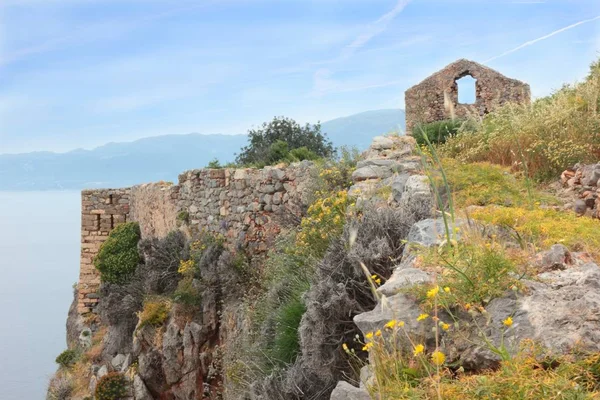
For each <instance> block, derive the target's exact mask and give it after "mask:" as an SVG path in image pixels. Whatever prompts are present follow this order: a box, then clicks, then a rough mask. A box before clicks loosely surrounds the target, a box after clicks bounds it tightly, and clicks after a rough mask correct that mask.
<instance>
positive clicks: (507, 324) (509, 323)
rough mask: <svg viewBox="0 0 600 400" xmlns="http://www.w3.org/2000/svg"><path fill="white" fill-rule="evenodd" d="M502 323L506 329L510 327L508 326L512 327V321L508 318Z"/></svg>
mask: <svg viewBox="0 0 600 400" xmlns="http://www.w3.org/2000/svg"><path fill="white" fill-rule="evenodd" d="M502 323H503V324H504V325H505V326H508V327H510V326H512V324H513V319H512V318H511V317H508V318H506V319H505V320H504V321H502Z"/></svg>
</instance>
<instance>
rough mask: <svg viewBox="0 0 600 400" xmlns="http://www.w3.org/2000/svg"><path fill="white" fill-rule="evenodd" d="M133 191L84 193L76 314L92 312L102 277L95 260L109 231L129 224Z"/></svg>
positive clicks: (110, 190)
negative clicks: (121, 224)
mask: <svg viewBox="0 0 600 400" xmlns="http://www.w3.org/2000/svg"><path fill="white" fill-rule="evenodd" d="M130 193H131V191H130V189H100V190H84V191H82V192H81V260H80V261H81V263H80V268H79V285H78V288H79V290H78V296H79V298H78V302H77V311H78V312H79V313H80V314H84V313H87V312H90V311H93V309H94V308H95V306H96V304H97V303H98V296H97V294H96V292H97V291H98V288H99V287H100V276H99V275H98V271H97V270H96V268H95V267H94V263H93V261H94V257H95V256H96V254H98V250H99V249H100V245H101V244H102V243H103V242H104V241H105V240H106V238H107V237H108V234H109V233H110V231H111V230H112V229H113V228H114V227H115V226H116V225H117V224H120V223H123V222H127V221H128V220H129V218H128V216H129V201H130Z"/></svg>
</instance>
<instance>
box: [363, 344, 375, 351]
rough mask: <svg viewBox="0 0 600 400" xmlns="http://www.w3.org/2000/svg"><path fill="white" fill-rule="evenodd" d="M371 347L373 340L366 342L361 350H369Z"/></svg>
mask: <svg viewBox="0 0 600 400" xmlns="http://www.w3.org/2000/svg"><path fill="white" fill-rule="evenodd" d="M371 347H373V342H369V343H366V344H365V345H364V346H363V348H362V349H363V351H369V350H370V349H371Z"/></svg>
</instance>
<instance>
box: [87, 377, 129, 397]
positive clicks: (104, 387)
mask: <svg viewBox="0 0 600 400" xmlns="http://www.w3.org/2000/svg"><path fill="white" fill-rule="evenodd" d="M128 387H129V383H128V382H127V379H126V378H125V375H123V374H121V373H118V372H110V373H108V374H106V375H104V376H103V377H102V378H101V379H100V381H99V382H98V385H97V386H96V392H95V393H94V394H95V397H96V400H121V399H123V398H125V397H127V392H128Z"/></svg>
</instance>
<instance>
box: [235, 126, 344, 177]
mask: <svg viewBox="0 0 600 400" xmlns="http://www.w3.org/2000/svg"><path fill="white" fill-rule="evenodd" d="M248 141H249V143H248V145H247V146H245V147H243V148H242V150H241V153H240V154H238V156H237V158H236V162H237V163H238V164H239V165H249V166H256V167H259V168H260V167H263V166H265V165H271V164H275V163H277V162H281V161H287V162H289V161H301V160H306V159H308V160H313V159H316V158H319V157H329V156H331V155H332V154H333V146H332V145H331V143H330V142H329V141H328V140H327V139H326V136H325V135H324V134H322V133H321V125H320V124H316V125H310V124H306V125H305V126H301V125H300V124H298V123H297V122H296V121H294V120H292V119H290V118H285V117H275V118H274V119H273V121H271V122H268V123H267V122H265V123H263V124H262V126H261V127H260V128H257V129H251V130H250V131H248Z"/></svg>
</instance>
